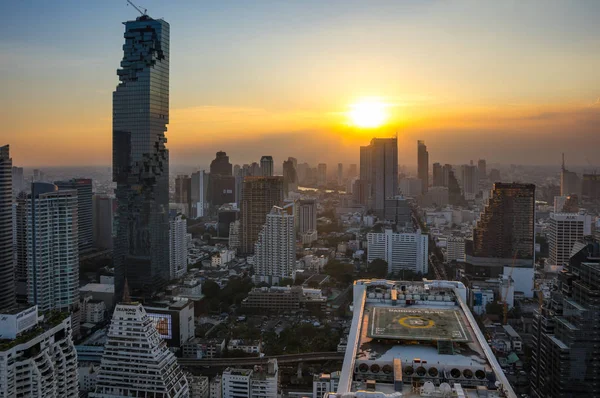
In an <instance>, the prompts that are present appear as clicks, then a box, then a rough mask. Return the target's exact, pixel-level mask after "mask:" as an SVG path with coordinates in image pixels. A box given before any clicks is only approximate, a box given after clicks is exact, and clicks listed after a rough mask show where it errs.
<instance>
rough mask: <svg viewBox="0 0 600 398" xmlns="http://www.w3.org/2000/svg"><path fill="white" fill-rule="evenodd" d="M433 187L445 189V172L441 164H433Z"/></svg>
mask: <svg viewBox="0 0 600 398" xmlns="http://www.w3.org/2000/svg"><path fill="white" fill-rule="evenodd" d="M433 186H434V187H444V186H446V185H444V170H443V168H442V165H441V164H439V163H434V164H433Z"/></svg>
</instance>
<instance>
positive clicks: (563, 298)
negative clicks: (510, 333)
mask: <svg viewBox="0 0 600 398" xmlns="http://www.w3.org/2000/svg"><path fill="white" fill-rule="evenodd" d="M599 259H600V244H599V243H598V241H597V240H593V239H586V240H583V241H579V242H576V243H575V244H574V245H573V248H572V255H571V257H570V258H569V261H568V262H567V263H566V264H565V266H564V269H563V271H562V272H560V273H559V275H558V279H557V281H556V286H557V289H554V290H553V291H552V293H551V299H550V300H545V301H544V303H543V305H542V306H541V308H540V309H539V310H537V311H536V312H535V313H534V320H533V324H532V339H531V342H532V346H533V347H532V348H533V349H532V354H531V373H530V381H531V384H530V385H531V395H532V397H534V398H566V397H568V398H584V397H597V396H600V385H599V384H598V382H597V381H598V379H600V355H599V352H598V347H599V346H600V336H599V334H598V332H597V331H598V329H600V307H599V306H598V294H597V291H598V286H600V272H599V271H600V263H599Z"/></svg>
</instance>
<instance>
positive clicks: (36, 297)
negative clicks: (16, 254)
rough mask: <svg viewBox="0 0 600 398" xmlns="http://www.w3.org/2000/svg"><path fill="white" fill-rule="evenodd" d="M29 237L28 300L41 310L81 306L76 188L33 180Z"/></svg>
mask: <svg viewBox="0 0 600 398" xmlns="http://www.w3.org/2000/svg"><path fill="white" fill-rule="evenodd" d="M26 239H27V281H28V282H27V286H28V292H27V297H28V302H29V303H30V304H32V305H37V306H38V308H39V310H40V311H41V312H46V311H51V310H59V311H73V310H75V309H76V308H78V307H79V251H78V221H77V191H75V190H65V191H62V190H59V189H58V187H57V186H56V185H54V184H50V183H46V182H34V183H32V185H31V194H30V195H29V196H28V198H27V235H26ZM75 327H76V326H75Z"/></svg>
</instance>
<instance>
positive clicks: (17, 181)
mask: <svg viewBox="0 0 600 398" xmlns="http://www.w3.org/2000/svg"><path fill="white" fill-rule="evenodd" d="M12 189H13V195H15V196H16V195H17V194H18V193H19V192H21V191H22V190H23V189H25V177H24V176H23V168H22V167H17V166H13V168H12Z"/></svg>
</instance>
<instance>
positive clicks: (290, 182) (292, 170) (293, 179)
mask: <svg viewBox="0 0 600 398" xmlns="http://www.w3.org/2000/svg"><path fill="white" fill-rule="evenodd" d="M294 160H295V159H294V158H288V160H284V161H283V195H284V197H286V198H287V196H288V194H289V193H290V192H296V191H297V190H298V174H297V172H296V166H294V163H295V162H294Z"/></svg>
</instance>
